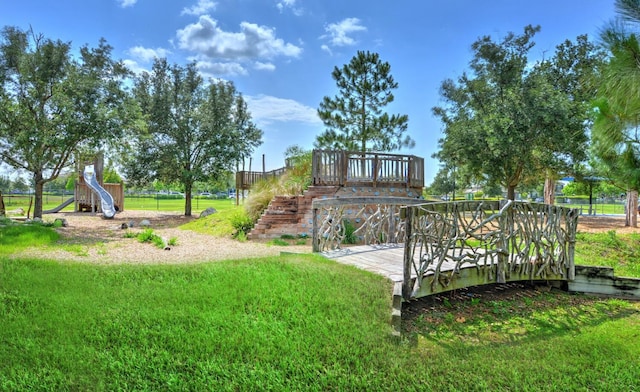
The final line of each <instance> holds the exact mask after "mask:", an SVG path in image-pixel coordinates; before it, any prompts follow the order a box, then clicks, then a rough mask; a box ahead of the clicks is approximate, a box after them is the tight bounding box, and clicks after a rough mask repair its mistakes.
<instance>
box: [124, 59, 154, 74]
mask: <svg viewBox="0 0 640 392" xmlns="http://www.w3.org/2000/svg"><path fill="white" fill-rule="evenodd" d="M122 62H123V63H124V65H125V66H126V67H127V68H129V70H130V71H131V72H133V73H134V74H136V75H140V74H141V73H143V72H149V70H148V69H146V68H144V67H143V66H141V65H140V64H138V62H137V61H135V60H123V61H122Z"/></svg>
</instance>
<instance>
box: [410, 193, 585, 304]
mask: <svg viewBox="0 0 640 392" xmlns="http://www.w3.org/2000/svg"><path fill="white" fill-rule="evenodd" d="M578 215H579V211H578V210H576V209H570V208H564V207H557V206H553V205H547V204H538V203H524V202H513V201H506V202H497V201H460V202H444V203H429V204H420V205H413V206H407V207H406V208H404V209H403V212H402V217H403V218H404V225H405V234H406V240H405V250H404V279H403V297H404V298H405V299H410V298H413V297H419V296H424V295H429V294H433V293H437V292H441V291H446V290H450V289H452V288H456V287H458V286H456V284H455V282H456V280H458V279H460V276H461V274H463V273H464V272H465V271H478V272H479V273H478V274H475V275H473V276H472V277H469V278H467V280H466V281H465V282H464V285H466V286H469V285H475V284H486V283H492V282H493V283H505V282H507V281H516V280H573V279H574V273H575V268H574V267H575V266H574V249H575V237H576V229H577V224H578V223H577V222H578ZM413 276H415V277H416V278H415V280H414V281H413V285H412V277H413ZM460 280H463V279H460ZM470 281H473V282H472V283H470ZM473 283H474V284H473Z"/></svg>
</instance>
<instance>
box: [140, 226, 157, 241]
mask: <svg viewBox="0 0 640 392" xmlns="http://www.w3.org/2000/svg"><path fill="white" fill-rule="evenodd" d="M137 237H138V241H140V242H152V241H153V238H154V237H157V235H156V234H155V233H154V232H153V229H144V230H143V231H142V232H140V233H138V235H137Z"/></svg>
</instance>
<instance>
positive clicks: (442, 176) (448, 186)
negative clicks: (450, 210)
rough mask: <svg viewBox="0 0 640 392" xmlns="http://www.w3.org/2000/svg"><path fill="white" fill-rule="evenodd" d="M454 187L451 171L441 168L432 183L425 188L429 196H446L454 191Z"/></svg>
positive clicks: (445, 167) (447, 168)
mask: <svg viewBox="0 0 640 392" xmlns="http://www.w3.org/2000/svg"><path fill="white" fill-rule="evenodd" d="M455 186H456V185H455V181H454V179H453V176H452V170H451V169H450V168H449V167H447V166H441V167H440V170H438V172H437V173H436V175H435V177H434V178H433V182H432V183H431V184H430V185H429V186H428V187H427V188H428V189H427V192H428V194H430V195H447V194H449V193H452V192H453V191H454V189H455Z"/></svg>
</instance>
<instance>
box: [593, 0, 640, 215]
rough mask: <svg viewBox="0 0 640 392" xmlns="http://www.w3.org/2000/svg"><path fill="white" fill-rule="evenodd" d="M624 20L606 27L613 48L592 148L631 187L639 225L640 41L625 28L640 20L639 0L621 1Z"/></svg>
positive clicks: (608, 172) (631, 208)
mask: <svg viewBox="0 0 640 392" xmlns="http://www.w3.org/2000/svg"><path fill="white" fill-rule="evenodd" d="M615 5H616V10H617V12H618V14H619V16H620V19H618V20H617V21H613V22H612V23H611V24H610V25H609V26H608V27H607V28H606V29H604V30H603V32H602V34H601V38H602V40H603V42H604V43H605V45H606V46H607V48H608V49H609V51H610V57H609V62H608V64H607V66H606V67H605V69H604V71H603V76H602V78H601V79H600V82H601V83H600V86H599V89H598V99H597V100H596V109H597V112H598V117H597V119H596V121H595V123H594V127H593V134H592V139H593V142H592V151H593V153H594V157H595V160H596V162H597V165H598V166H599V167H600V168H603V172H604V175H605V176H606V177H609V178H611V179H612V180H613V181H614V182H616V183H617V184H619V185H621V186H622V187H624V188H625V189H627V190H628V191H627V209H626V210H627V214H626V224H627V225H628V226H633V227H637V225H638V221H637V219H638V217H637V213H636V211H637V210H638V191H639V190H640V136H639V132H638V130H639V127H640V66H639V64H640V43H639V38H638V35H637V34H636V33H633V32H629V31H628V30H627V28H629V27H631V26H633V25H636V26H637V24H638V23H639V22H640V2H638V1H630V0H617V1H616V2H615Z"/></svg>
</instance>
